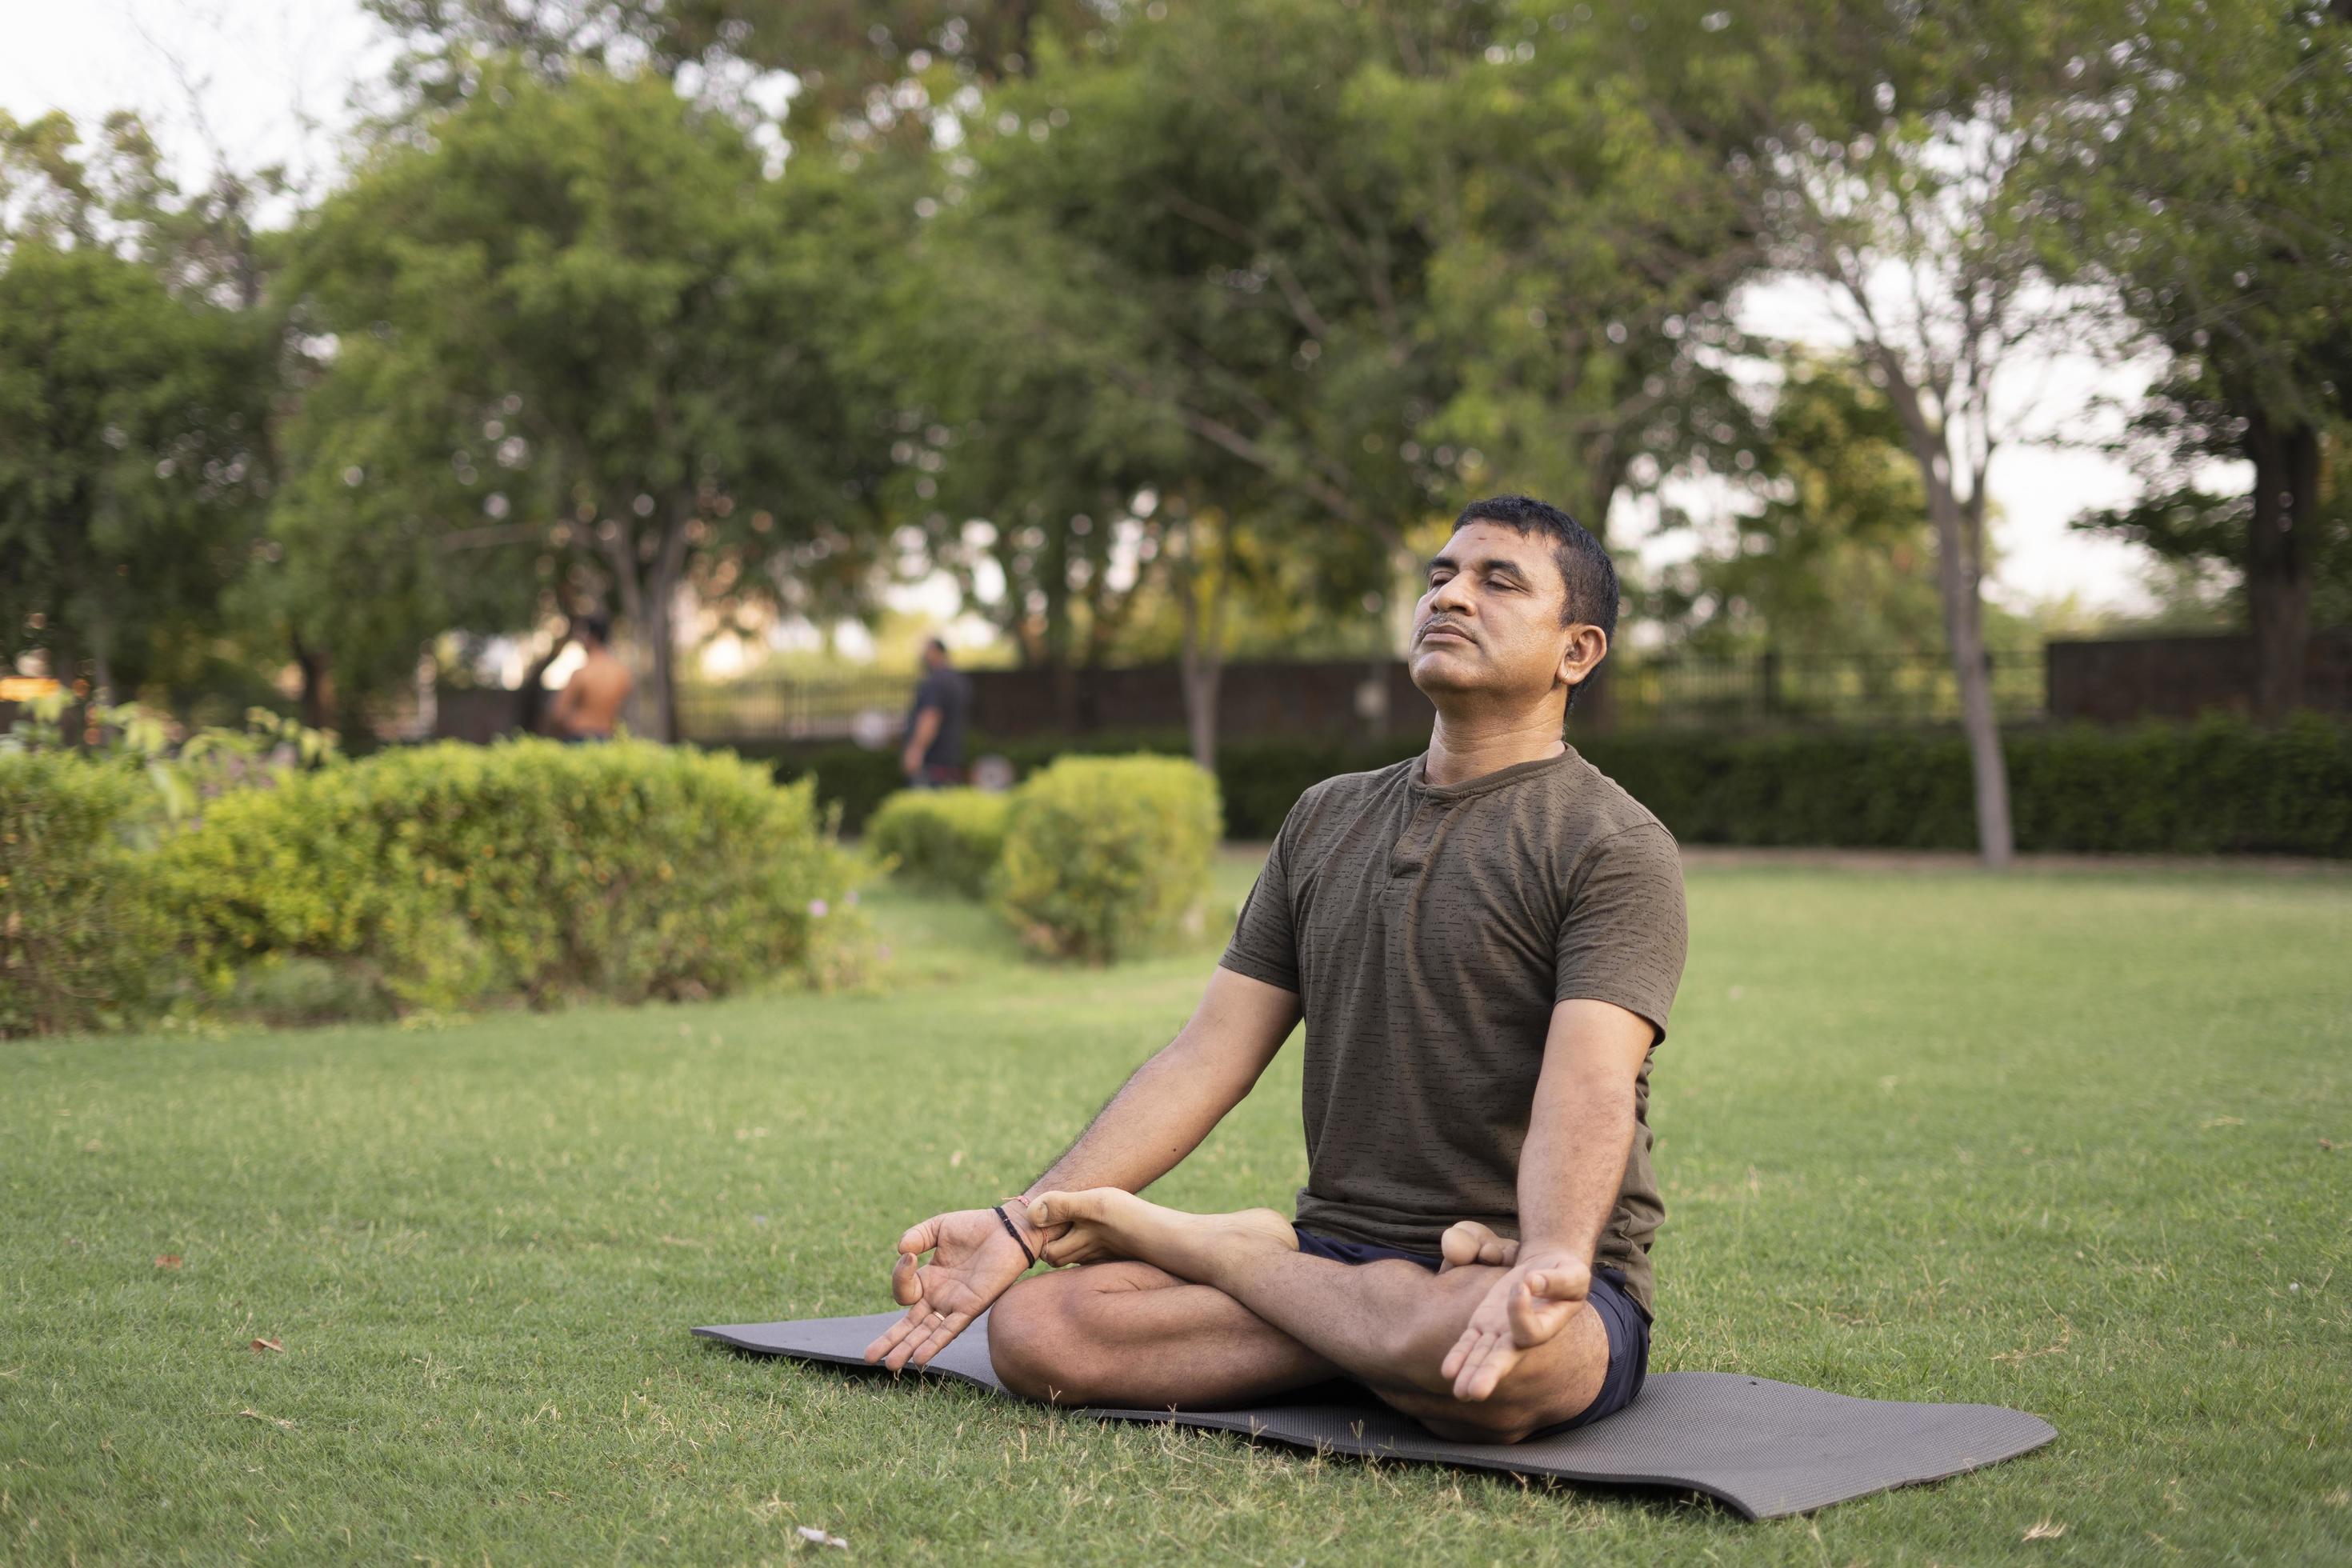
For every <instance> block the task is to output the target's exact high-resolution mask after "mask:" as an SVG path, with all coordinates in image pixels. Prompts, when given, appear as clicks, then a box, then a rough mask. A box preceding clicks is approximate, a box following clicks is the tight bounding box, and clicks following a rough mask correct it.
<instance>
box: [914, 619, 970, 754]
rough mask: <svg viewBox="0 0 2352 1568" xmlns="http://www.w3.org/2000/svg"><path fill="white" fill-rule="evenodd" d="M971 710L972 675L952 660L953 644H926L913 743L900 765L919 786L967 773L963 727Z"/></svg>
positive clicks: (916, 703)
mask: <svg viewBox="0 0 2352 1568" xmlns="http://www.w3.org/2000/svg"><path fill="white" fill-rule="evenodd" d="M970 713H971V677H969V676H967V675H965V674H964V673H963V672H962V671H961V670H959V669H957V668H955V667H954V666H953V665H951V664H950V663H949V662H948V645H947V644H945V643H943V642H941V641H940V639H939V638H937V637H933V638H931V640H930V641H929V642H927V643H925V644H924V645H923V679H922V681H921V683H920V684H919V685H918V686H917V687H916V688H915V705H914V708H913V709H912V710H910V711H909V712H908V715H907V747H906V750H905V752H902V753H901V754H900V756H899V758H898V766H899V768H900V770H901V771H902V772H904V773H906V775H907V782H908V783H909V784H913V785H914V786H915V787H916V788H917V789H938V788H940V787H941V786H943V785H947V784H958V783H961V781H962V779H963V728H964V721H965V719H966V717H967V716H969V715H970Z"/></svg>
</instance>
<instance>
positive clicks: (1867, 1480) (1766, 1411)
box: [695, 1312, 2058, 1519]
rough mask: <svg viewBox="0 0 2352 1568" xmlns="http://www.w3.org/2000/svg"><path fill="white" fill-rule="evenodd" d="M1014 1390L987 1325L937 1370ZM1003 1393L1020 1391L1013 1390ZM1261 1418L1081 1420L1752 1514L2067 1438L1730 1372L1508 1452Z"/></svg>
mask: <svg viewBox="0 0 2352 1568" xmlns="http://www.w3.org/2000/svg"><path fill="white" fill-rule="evenodd" d="M899 1316H900V1314H898V1313H897V1312H877V1313H874V1314H872V1315H870V1316H867V1317H862V1318H807V1319H803V1320H802V1321H798V1322H791V1323H728V1324H722V1325H720V1326H718V1327H715V1328H706V1329H697V1330H695V1332H696V1333H698V1334H701V1335H703V1336H705V1337H706V1338H709V1339H714V1340H717V1341H719V1342H720V1343H722V1344H729V1345H733V1346H734V1347H736V1348H737V1349H738V1350H745V1351H754V1352H760V1353H761V1354H765V1355H782V1356H791V1357H793V1358H794V1359H796V1360H800V1361H816V1362H831V1363H838V1364H841V1365H846V1366H862V1365H864V1364H865V1363H864V1362H863V1360H862V1359H861V1353H860V1352H863V1351H864V1350H865V1349H866V1346H867V1345H868V1344H870V1343H872V1342H873V1340H874V1337H875V1336H876V1335H877V1334H878V1333H880V1332H881V1331H882V1330H883V1329H884V1327H886V1326H887V1325H888V1324H889V1323H892V1322H894V1321H897V1320H898V1317H899ZM927 1372H928V1374H929V1375H931V1376H944V1377H952V1378H958V1379H961V1381H963V1382H965V1383H971V1384H978V1385H979V1386H980V1387H982V1388H985V1389H988V1390H990V1391H991V1392H992V1393H996V1394H1006V1391H1005V1388H1004V1385H1003V1384H1000V1383H999V1382H997V1381H996V1373H994V1372H993V1371H992V1369H991V1368H990V1366H989V1363H988V1319H987V1317H986V1316H985V1315H984V1314H983V1315H982V1318H981V1320H980V1321H978V1322H976V1323H974V1324H972V1326H971V1327H970V1328H969V1329H966V1330H965V1331H963V1333H962V1335H961V1337H960V1338H959V1339H957V1340H956V1342H954V1343H952V1344H950V1345H949V1346H948V1348H947V1349H946V1350H944V1351H941V1352H940V1353H939V1355H938V1356H937V1357H935V1358H934V1359H933V1360H932V1362H931V1364H930V1366H929V1368H928V1369H927ZM1006 1397H1008V1398H1012V1397H1016V1396H1015V1395H1012V1394H1006ZM1289 1397H1290V1399H1291V1400H1293V1401H1297V1403H1285V1404H1278V1405H1263V1406H1261V1407H1259V1408H1257V1409H1254V1410H1200V1411H1189V1410H1188V1411H1182V1412H1179V1413H1175V1414H1171V1413H1170V1412H1168V1411H1165V1410H1096V1409H1085V1410H1078V1411H1074V1412H1073V1414H1075V1415H1092V1416H1095V1417H1097V1418H1098V1419H1101V1420H1105V1421H1172V1422H1175V1423H1176V1424H1178V1425H1180V1426H1205V1427H1211V1428H1213V1429H1216V1430H1219V1431H1224V1432H1238V1433H1242V1434H1244V1435H1246V1436H1251V1437H1258V1438H1266V1439H1270V1440H1272V1441H1274V1442H1277V1443H1290V1444H1295V1445H1297V1447H1302V1448H1314V1449H1318V1450H1320V1451H1323V1452H1327V1453H1339V1454H1357V1455H1370V1456H1377V1457H1379V1458H1384V1459H1419V1460H1425V1461H1428V1462H1430V1463H1433V1464H1442V1465H1461V1466H1465V1467H1468V1468H1475V1469H1482V1470H1508V1471H1512V1472H1515V1473H1517V1474H1519V1475H1526V1476H1550V1477H1556V1478H1558V1479H1561V1480H1570V1481H1606V1482H1610V1483H1612V1484H1616V1485H1626V1486H1661V1487H1679V1488H1688V1489H1695V1490H1697V1491H1702V1492H1705V1493H1706V1494H1707V1495H1708V1496H1710V1497H1714V1498H1717V1499H1720V1500H1722V1501H1723V1502H1725V1503H1727V1504H1728V1505H1729V1506H1731V1507H1732V1508H1734V1509H1737V1510H1739V1512H1740V1513H1742V1514H1744V1515H1746V1516H1747V1517H1748V1518H1749V1519H1778V1518H1780V1516H1781V1515H1783V1514H1790V1513H1803V1512H1806V1511H1807V1510H1811V1509H1817V1508H1822V1507H1825V1506H1826V1505H1828V1504H1830V1503H1833V1502H1843V1501H1845V1500H1847V1499H1849V1498H1858V1497H1867V1496H1868V1495H1869V1494H1871V1493H1872V1492H1877V1491H1885V1490H1886V1489H1888V1488H1890V1487H1900V1486H1908V1485H1910V1484H1912V1483H1913V1482H1916V1481H1933V1480H1941V1479H1943V1478H1944V1477H1946V1476H1957V1475H1958V1474H1960V1473H1961V1472H1962V1471H1964V1470H1973V1469H1977V1468H1979V1467H1981V1466H1985V1465H1990V1464H1994V1463H1997V1462H1998V1461H2000V1460H2002V1459H2007V1458H2015V1457H2016V1456H2017V1455H2019V1454H2022V1453H2024V1452H2026V1451H2027V1450H2028V1449H2032V1448H2038V1447H2041V1446H2042V1444H2044V1443H2047V1442H2048V1441H2050V1439H2052V1438H2053V1437H2055V1436H2057V1435H2058V1433H2057V1429H2056V1428H2055V1427H2053V1426H2051V1425H2050V1423H2048V1422H2047V1421H2044V1420H2042V1418H2041V1417H2040V1416H2038V1415H2026V1414H2024V1413H2023V1412H2021V1411H2017V1410H2004V1409H2002V1408H2001V1407H2000V1405H1910V1404H1905V1403H1902V1402H1900V1401H1895V1400H1885V1399H1854V1398H1852V1397H1849V1396H1848V1395H1846V1394H1825V1393H1823V1392H1822V1390H1820V1389H1818V1388H1805V1387H1801V1386H1800V1385H1799V1384H1793V1383H1775V1382H1773V1381H1772V1380H1771V1379H1770V1378H1766V1377H1748V1376H1745V1375H1743V1374H1741V1373H1728V1372H1665V1373H1651V1374H1650V1376H1649V1377H1648V1378H1647V1379H1646V1380H1645V1381H1644V1382H1643V1384H1642V1392H1641V1394H1640V1395H1639V1396H1637V1397H1636V1398H1635V1399H1634V1401H1633V1404H1631V1405H1627V1406H1626V1407H1625V1408H1624V1409H1622V1410H1621V1411H1619V1412H1618V1413H1617V1414H1616V1415H1612V1416H1610V1417H1608V1418H1607V1419H1606V1420H1602V1421H1596V1422H1594V1423H1593V1424H1592V1425H1591V1426H1580V1427H1579V1428H1577V1429H1576V1430H1575V1431H1573V1432H1568V1433H1563V1434H1562V1435H1560V1436H1557V1437H1547V1438H1543V1439H1540V1440H1536V1441H1529V1442H1526V1443H1514V1444H1493V1443H1449V1442H1447V1441H1445V1440H1444V1438H1441V1437H1436V1436H1432V1435H1431V1434H1430V1433H1429V1431H1428V1430H1427V1429H1426V1428H1424V1427H1423V1426H1421V1424H1420V1423H1418V1422H1416V1421H1413V1420H1412V1419H1410V1418H1409V1417H1406V1416H1403V1415H1398V1414H1396V1413H1395V1412H1394V1411H1392V1410H1390V1409H1389V1408H1388V1407H1387V1406H1385V1405H1381V1404H1379V1403H1377V1402H1376V1401H1374V1400H1373V1399H1372V1397H1371V1396H1370V1394H1366V1393H1364V1392H1363V1391H1362V1390H1360V1389H1356V1388H1355V1387H1354V1386H1353V1385H1352V1384H1326V1385H1325V1386H1323V1387H1321V1388H1318V1389H1307V1390H1301V1391H1300V1392H1299V1393H1297V1394H1293V1395H1291V1396H1289Z"/></svg>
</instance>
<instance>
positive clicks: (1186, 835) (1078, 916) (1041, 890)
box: [995, 755, 1223, 963]
mask: <svg viewBox="0 0 2352 1568" xmlns="http://www.w3.org/2000/svg"><path fill="white" fill-rule="evenodd" d="M1222 830H1223V823H1222V821H1221V814H1220V810H1219V806H1218V800H1217V781H1216V780H1215V779H1214V778H1213V777H1212V776H1210V775H1209V774H1208V773H1202V771H1201V770H1200V769H1199V768H1198V767H1195V766H1194V765H1193V764H1192V763H1190V762H1186V761H1183V760H1181V759H1180V758H1173V757H1160V756H1145V755H1137V756H1129V757H1064V758H1063V759H1061V760H1060V761H1059V762H1056V763H1054V764H1053V765H1052V766H1050V767H1048V768H1045V769H1044V770H1043V771H1042V772H1039V773H1034V774H1032V775H1031V776H1030V777H1029V779H1028V780H1027V781H1026V782H1025V783H1024V784H1022V785H1021V787H1020V788H1018V789H1016V790H1014V791H1013V805H1012V811H1011V813H1010V815H1009V816H1008V818H1007V821H1006V824H1005V833H1004V853H1003V858H1002V860H1000V861H999V863H998V867H997V872H996V877H995V889H996V898H997V904H998V907H999V908H1000V909H1001V910H1003V912H1004V914H1005V916H1006V917H1007V918H1008V919H1010V920H1011V921H1013V927H1014V929H1015V930H1017V931H1019V932H1020V933H1021V937H1022V940H1023V941H1024V942H1028V943H1029V944H1030V945H1031V946H1032V947H1034V948H1036V949H1038V950H1039V951H1041V952H1046V953H1049V954H1052V955H1054V956H1056V957H1063V958H1075V959H1079V960H1082V961H1084V962H1087V963H1110V962H1112V961H1113V960H1115V959H1118V958H1119V957H1121V956H1122V955H1125V954H1128V953H1130V952H1135V951H1136V950H1138V949H1139V948H1141V947H1143V946H1144V945H1145V944H1147V943H1148V942H1150V941H1152V940H1153V939H1154V938H1156V937H1158V936H1160V935H1162V934H1164V933H1166V932H1168V931H1171V930H1173V929H1175V928H1176V927H1178V926H1180V925H1182V924H1184V923H1185V922H1187V921H1194V920H1198V919H1199V918H1200V916H1201V911H1202V906H1203V902H1204V900H1205V899H1206V897H1207V894H1208V890H1209V867H1210V861H1211V858H1212V857H1213V855H1214V854H1215V852H1216V847H1217V839H1218V837H1219V836H1220V834H1221V832H1222Z"/></svg>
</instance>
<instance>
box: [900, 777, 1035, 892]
mask: <svg viewBox="0 0 2352 1568" xmlns="http://www.w3.org/2000/svg"><path fill="white" fill-rule="evenodd" d="M1012 805H1013V801H1012V797H1011V796H1009V795H1001V794H1000V795H992V794H990V793H989V792H987V791H985V790H977V789H908V790H900V791H899V792H898V794H897V795H891V796H889V797H888V798H887V799H886V800H884V801H883V803H882V805H881V806H880V808H879V809H877V811H876V812H875V813H874V816H873V819H872V820H871V821H870V822H868V823H867V824H866V848H867V849H869V850H871V851H873V853H874V854H875V855H876V857H877V858H888V859H890V860H891V861H893V862H894V863H895V864H894V867H893V869H894V870H895V871H896V873H897V874H898V875H899V876H901V877H904V878H905V879H907V880H908V881H909V882H914V883H917V884H919V885H922V886H928V887H933V888H940V889H946V890H947V891H949V892H954V893H961V894H962V895H963V896H964V897H966V898H968V899H977V898H979V897H981V896H982V894H984V893H985V892H986V891H987V890H988V876H989V873H990V872H991V871H993V870H994V869H995V868H996V862H997V858H998V857H999V856H1001V855H1003V853H1004V823H1005V816H1006V813H1007V812H1009V811H1010V810H1011V809H1012Z"/></svg>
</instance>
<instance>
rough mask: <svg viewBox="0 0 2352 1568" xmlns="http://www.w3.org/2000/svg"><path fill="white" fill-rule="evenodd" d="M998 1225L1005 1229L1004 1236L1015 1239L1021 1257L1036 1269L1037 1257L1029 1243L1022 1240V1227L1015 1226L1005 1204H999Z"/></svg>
mask: <svg viewBox="0 0 2352 1568" xmlns="http://www.w3.org/2000/svg"><path fill="white" fill-rule="evenodd" d="M996 1223H997V1224H999V1225H1001V1226H1003V1227H1004V1234H1005V1235H1007V1236H1009V1237H1012V1238H1013V1246H1015V1247H1019V1248H1020V1249H1021V1256H1022V1257H1024V1258H1027V1259H1028V1260H1029V1265H1030V1267H1031V1268H1035V1267H1036V1265H1037V1255H1036V1254H1035V1253H1034V1252H1032V1251H1030V1250H1029V1244H1028V1243H1027V1242H1025V1241H1024V1240H1022V1239H1021V1230H1020V1227H1019V1226H1015V1225H1014V1224H1013V1221H1012V1218H1011V1217H1010V1216H1009V1215H1006V1214H1005V1212H1004V1205H1003V1204H998V1205H996Z"/></svg>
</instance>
